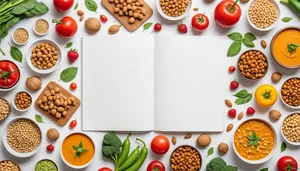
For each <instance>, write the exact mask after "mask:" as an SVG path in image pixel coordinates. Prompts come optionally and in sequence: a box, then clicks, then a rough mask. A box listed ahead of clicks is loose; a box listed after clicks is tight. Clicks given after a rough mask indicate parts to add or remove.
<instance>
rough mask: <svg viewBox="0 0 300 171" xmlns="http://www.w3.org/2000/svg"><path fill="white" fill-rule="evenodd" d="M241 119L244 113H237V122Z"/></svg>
mask: <svg viewBox="0 0 300 171" xmlns="http://www.w3.org/2000/svg"><path fill="white" fill-rule="evenodd" d="M243 117H244V113H243V112H241V113H239V115H238V120H241V119H242V118H243Z"/></svg>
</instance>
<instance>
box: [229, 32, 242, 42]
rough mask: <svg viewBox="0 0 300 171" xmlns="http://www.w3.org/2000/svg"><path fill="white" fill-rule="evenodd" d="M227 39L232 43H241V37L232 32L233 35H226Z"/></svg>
mask: <svg viewBox="0 0 300 171" xmlns="http://www.w3.org/2000/svg"><path fill="white" fill-rule="evenodd" d="M227 37H228V38H229V39H231V40H233V41H242V40H243V35H242V34H241V33H239V32H233V33H231V34H229V35H227Z"/></svg>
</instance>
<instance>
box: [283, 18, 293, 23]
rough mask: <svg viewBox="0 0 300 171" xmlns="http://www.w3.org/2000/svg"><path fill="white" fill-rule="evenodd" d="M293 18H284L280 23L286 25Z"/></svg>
mask: <svg viewBox="0 0 300 171" xmlns="http://www.w3.org/2000/svg"><path fill="white" fill-rule="evenodd" d="M292 19H293V18H290V17H284V18H282V19H281V21H283V22H285V23H288V22H290V21H291V20H292Z"/></svg>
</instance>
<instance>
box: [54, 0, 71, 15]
mask: <svg viewBox="0 0 300 171" xmlns="http://www.w3.org/2000/svg"><path fill="white" fill-rule="evenodd" d="M73 4H74V0H53V5H54V7H55V9H56V10H57V11H60V12H65V11H67V10H68V9H70V8H71V7H72V6H73Z"/></svg>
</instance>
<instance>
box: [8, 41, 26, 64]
mask: <svg viewBox="0 0 300 171" xmlns="http://www.w3.org/2000/svg"><path fill="white" fill-rule="evenodd" d="M9 46H10V56H11V57H12V58H13V59H14V60H16V61H18V62H20V63H22V59H23V55H22V52H21V51H20V49H18V48H16V47H14V46H11V45H9Z"/></svg>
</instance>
